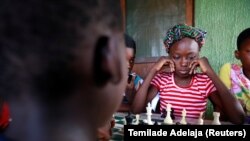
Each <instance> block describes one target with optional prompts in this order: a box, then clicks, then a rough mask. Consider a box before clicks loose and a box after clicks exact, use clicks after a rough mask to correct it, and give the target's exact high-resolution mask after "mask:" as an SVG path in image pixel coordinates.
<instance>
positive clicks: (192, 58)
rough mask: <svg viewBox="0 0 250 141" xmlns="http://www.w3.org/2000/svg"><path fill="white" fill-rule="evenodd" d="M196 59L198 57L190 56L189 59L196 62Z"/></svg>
mask: <svg viewBox="0 0 250 141" xmlns="http://www.w3.org/2000/svg"><path fill="white" fill-rule="evenodd" d="M195 58H196V56H189V57H188V59H189V60H194V59H195Z"/></svg>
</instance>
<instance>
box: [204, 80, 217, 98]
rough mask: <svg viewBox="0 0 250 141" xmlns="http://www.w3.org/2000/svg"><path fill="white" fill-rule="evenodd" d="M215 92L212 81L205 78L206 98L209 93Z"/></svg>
mask: <svg viewBox="0 0 250 141" xmlns="http://www.w3.org/2000/svg"><path fill="white" fill-rule="evenodd" d="M215 91H216V87H215V85H214V83H213V81H212V80H211V79H210V78H209V77H207V83H206V96H207V97H209V96H210V94H211V93H213V92H215Z"/></svg>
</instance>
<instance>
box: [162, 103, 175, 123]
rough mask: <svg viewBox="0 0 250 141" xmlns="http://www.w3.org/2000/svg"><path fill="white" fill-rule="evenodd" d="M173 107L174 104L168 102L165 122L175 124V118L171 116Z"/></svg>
mask: <svg viewBox="0 0 250 141" xmlns="http://www.w3.org/2000/svg"><path fill="white" fill-rule="evenodd" d="M171 107H172V105H171V104H169V103H168V104H167V107H166V111H167V116H166V118H165V119H164V121H163V122H164V124H173V120H172V118H171V115H170V114H171Z"/></svg>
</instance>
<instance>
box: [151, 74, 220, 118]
mask: <svg viewBox="0 0 250 141" xmlns="http://www.w3.org/2000/svg"><path fill="white" fill-rule="evenodd" d="M151 84H152V85H153V86H155V87H156V88H157V89H158V91H159V93H160V110H161V111H162V110H163V109H165V108H166V106H167V104H168V103H169V104H171V105H172V107H171V108H172V109H174V116H175V117H176V116H177V117H181V116H182V110H183V109H184V108H185V109H186V117H187V118H199V116H200V113H201V112H205V111H206V106H207V98H208V97H209V95H210V94H211V93H212V92H214V91H216V88H215V86H214V84H213V82H212V80H211V79H210V78H209V77H208V76H207V75H206V74H202V73H197V74H195V75H194V76H193V78H192V80H191V82H190V85H189V86H187V87H180V86H177V85H176V84H175V81H174V74H173V73H165V72H162V73H158V74H157V75H156V76H155V77H154V78H153V79H152V81H151Z"/></svg>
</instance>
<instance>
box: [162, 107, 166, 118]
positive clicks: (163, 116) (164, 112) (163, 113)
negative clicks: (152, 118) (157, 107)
mask: <svg viewBox="0 0 250 141" xmlns="http://www.w3.org/2000/svg"><path fill="white" fill-rule="evenodd" d="M166 116H167V111H166V109H163V110H162V114H161V118H165V117H166Z"/></svg>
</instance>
